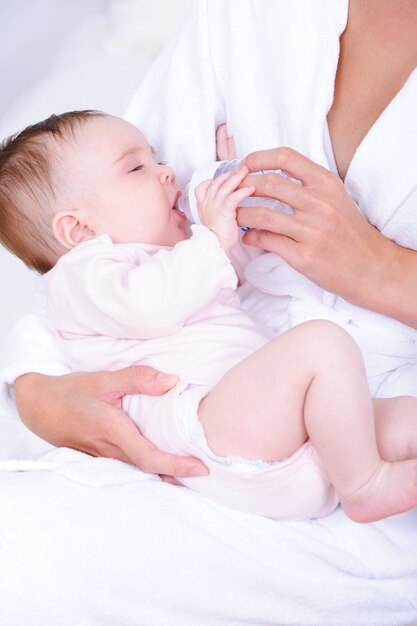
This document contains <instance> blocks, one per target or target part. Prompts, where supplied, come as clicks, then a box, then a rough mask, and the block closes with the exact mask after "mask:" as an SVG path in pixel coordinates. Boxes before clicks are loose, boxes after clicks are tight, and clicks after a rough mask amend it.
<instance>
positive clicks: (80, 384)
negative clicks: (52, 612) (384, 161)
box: [16, 0, 417, 476]
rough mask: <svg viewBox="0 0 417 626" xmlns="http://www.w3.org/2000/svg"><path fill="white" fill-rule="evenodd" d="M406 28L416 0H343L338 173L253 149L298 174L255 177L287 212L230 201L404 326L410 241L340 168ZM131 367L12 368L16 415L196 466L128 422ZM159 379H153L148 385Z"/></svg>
mask: <svg viewBox="0 0 417 626" xmlns="http://www.w3.org/2000/svg"><path fill="white" fill-rule="evenodd" d="M416 30H417V3H416V2H415V1H414V0H350V3H349V18H348V23H347V27H346V29H345V31H344V33H343V35H342V37H341V39H340V43H341V51H340V58H339V65H338V70H337V75H336V82H335V96H334V102H333V105H332V107H331V109H330V111H329V114H328V124H329V130H330V136H331V140H332V145H333V151H334V154H335V159H336V163H337V167H338V171H339V176H337V175H335V174H332V173H330V172H328V171H327V170H325V169H324V168H322V167H320V166H319V165H317V164H315V163H313V162H312V161H310V160H309V159H307V158H306V157H304V156H302V155H300V154H298V153H296V152H295V151H293V150H289V149H281V148H279V149H276V150H267V151H262V152H256V153H253V154H251V155H249V156H248V157H247V159H246V163H247V165H248V166H249V168H250V169H251V170H257V169H275V168H281V169H283V170H286V171H288V172H289V173H290V174H291V175H292V176H294V177H295V178H298V179H300V180H301V181H302V182H303V186H302V187H300V186H296V185H291V183H290V182H289V181H285V180H284V179H282V177H278V176H276V175H272V176H266V177H256V178H257V180H256V181H255V184H256V186H257V193H259V195H270V196H272V197H276V198H278V199H281V200H283V201H284V202H287V203H288V204H291V205H293V206H294V208H295V210H296V212H295V215H293V216H283V215H280V214H278V213H275V212H272V211H268V210H267V209H264V208H261V207H260V208H258V209H255V210H254V209H253V208H252V209H250V211H249V210H247V209H244V208H242V209H240V210H239V221H240V223H241V224H245V225H248V226H251V227H252V228H254V230H252V231H250V232H249V233H247V234H246V235H245V238H246V243H250V244H251V245H254V246H259V247H262V248H265V249H266V250H270V251H272V252H276V253H278V254H279V255H281V256H282V257H283V258H284V259H285V260H286V261H287V262H288V263H289V264H290V265H292V266H293V267H294V268H295V269H297V270H298V271H300V272H302V273H303V274H305V275H306V276H308V277H309V278H311V279H312V280H313V281H314V282H316V283H317V284H319V285H320V286H322V287H324V288H325V289H328V290H329V291H331V292H333V293H336V294H338V295H340V296H342V297H344V298H345V299H347V300H349V301H350V302H352V303H354V304H357V305H358V306H361V307H364V308H367V309H371V310H374V311H378V312H381V313H384V314H386V315H388V316H391V317H393V318H396V319H399V320H401V321H403V322H405V323H406V324H409V325H410V326H413V327H417V290H416V289H415V278H414V277H415V276H416V275H417V253H416V252H414V251H411V250H408V249H404V248H401V247H399V246H397V245H396V244H394V243H393V242H392V241H390V240H389V239H386V238H385V237H384V236H383V235H381V234H380V233H379V232H378V231H377V230H376V229H375V228H373V227H372V226H371V225H370V224H369V223H368V222H367V221H366V220H365V219H364V218H363V217H362V216H361V215H360V213H359V211H358V210H357V208H356V206H355V204H354V203H353V201H352V199H351V198H350V196H349V195H348V193H347V192H346V190H345V187H344V185H343V180H344V177H345V175H346V172H347V170H348V167H349V164H350V162H351V160H352V157H353V155H354V153H355V151H356V149H357V147H358V146H359V144H360V143H361V141H362V140H363V138H364V137H365V135H366V134H367V132H368V130H369V129H370V127H371V126H372V125H373V123H374V122H375V120H376V119H377V118H378V117H379V115H380V114H381V113H382V111H383V110H384V109H385V108H386V106H387V105H388V103H389V102H390V101H391V100H392V98H393V97H394V96H395V95H396V93H397V92H398V90H399V89H400V88H401V86H402V85H403V84H404V82H405V80H406V79H407V77H408V75H409V74H410V72H411V71H412V70H413V69H414V68H415V67H416V65H417V38H416V36H415V34H416ZM364 268H366V272H364V271H363V270H364ZM131 369H138V368H127V370H122V371H120V372H113V373H99V374H73V375H67V376H61V377H57V378H54V377H47V376H40V375H38V374H26V375H24V376H21V377H20V378H19V379H18V380H17V381H16V402H17V407H18V410H19V413H20V415H21V418H22V420H23V421H24V422H25V424H26V425H27V426H28V427H29V428H31V429H32V430H33V431H34V432H36V433H37V434H38V435H40V436H41V437H43V438H44V439H46V440H48V441H50V442H52V443H54V444H55V445H64V446H70V447H73V448H77V449H81V450H84V451H87V452H89V453H90V454H93V455H97V456H110V457H113V458H118V459H122V460H130V462H133V463H135V464H136V465H138V466H139V467H140V468H141V469H143V470H145V471H148V472H154V473H160V474H161V473H162V474H169V475H176V476H191V475H195V474H196V473H197V472H198V471H202V472H204V471H205V470H204V466H203V465H202V463H201V462H200V461H198V460H197V459H190V458H186V457H182V458H180V457H178V458H177V457H172V456H171V455H167V454H165V453H162V452H159V451H157V450H155V448H154V447H153V446H152V445H151V444H150V443H149V442H147V441H146V440H145V439H144V438H143V437H142V436H141V435H140V433H139V431H137V429H136V427H134V426H133V425H132V424H130V425H127V421H126V420H128V418H127V417H126V416H124V414H123V413H122V411H121V409H120V407H121V398H122V396H123V395H124V394H129V393H138V392H140V391H145V388H144V387H143V386H142V379H141V374H140V373H139V375H138V378H137V379H136V381H135V383H134V384H133V386H132V383H131V379H130V376H131V375H130V374H129V370H131ZM153 376H156V373H153ZM173 384H175V382H173V380H172V379H171V383H170V386H172V385H173ZM167 388H169V385H168V387H167ZM154 390H155V389H154ZM163 391H164V389H163V388H161V387H160V386H159V387H157V390H155V392H156V393H158V392H160V393H162V392H163ZM51 398H54V401H53V403H51Z"/></svg>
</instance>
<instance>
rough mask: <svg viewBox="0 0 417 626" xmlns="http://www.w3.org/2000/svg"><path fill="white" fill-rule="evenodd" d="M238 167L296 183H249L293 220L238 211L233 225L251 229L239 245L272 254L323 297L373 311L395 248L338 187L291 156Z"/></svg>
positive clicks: (270, 154)
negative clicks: (284, 206)
mask: <svg viewBox="0 0 417 626" xmlns="http://www.w3.org/2000/svg"><path fill="white" fill-rule="evenodd" d="M243 162H244V163H245V165H247V166H248V168H249V170H250V171H251V172H255V171H259V170H270V169H280V170H282V171H283V172H285V173H286V174H288V175H289V176H290V177H291V178H294V179H297V180H299V181H301V185H300V184H297V183H296V182H293V181H291V180H288V179H287V178H285V177H283V176H280V175H278V174H266V175H264V176H261V175H258V176H249V177H248V179H247V180H246V181H245V182H246V183H247V184H251V185H255V187H256V191H255V192H254V194H253V195H254V196H270V197H272V198H276V199H278V200H280V201H282V202H284V203H286V204H288V205H290V206H291V207H292V208H293V209H294V214H293V215H287V214H284V213H280V212H278V211H273V210H271V209H267V208H264V207H261V206H260V207H256V208H253V207H241V208H239V209H238V223H239V224H240V225H241V226H249V227H250V228H252V229H253V230H250V231H248V232H247V233H246V234H245V235H244V238H243V241H244V242H245V243H246V244H249V245H251V246H256V247H259V248H263V249H265V250H268V251H270V252H275V253H276V254H278V255H279V256H281V257H282V258H283V259H284V260H285V261H286V262H287V263H288V264H289V265H291V266H292V267H293V268H294V269H295V270H297V271H298V272H300V273H302V274H304V275H305V276H307V277H308V278H309V279H310V280H312V281H313V282H315V283H316V284H317V285H320V286H321V287H323V288H324V289H326V290H328V291H330V292H332V293H335V294H337V295H340V296H342V297H343V298H345V299H346V300H349V301H350V302H353V303H355V304H358V305H361V306H365V307H366V308H373V309H377V308H378V306H376V305H374V304H373V303H372V302H371V301H370V299H369V298H370V295H371V294H370V291H369V290H371V291H372V290H374V291H375V290H376V289H379V288H380V287H379V286H380V285H381V281H386V280H387V278H389V276H388V275H389V273H390V271H392V268H393V264H394V263H395V261H396V257H397V255H398V250H400V248H399V247H398V246H396V245H395V244H394V243H393V242H392V241H390V240H389V239H387V238H385V237H384V236H383V235H381V233H380V232H379V231H378V230H377V229H376V228H374V227H373V226H371V225H370V224H369V223H368V222H367V221H366V219H365V218H364V217H363V216H362V214H361V213H360V211H359V210H358V208H357V207H356V205H355V203H354V202H353V200H352V198H351V197H350V196H349V194H348V193H347V191H346V189H345V186H344V184H343V182H342V181H341V179H340V178H339V177H338V176H337V175H335V174H333V173H332V172H330V171H328V170H327V169H325V168H324V167H321V166H320V165H317V164H316V163H314V162H313V161H311V160H310V159H308V158H306V157H304V156H303V155H301V154H300V153H298V152H296V151H295V150H292V149H290V148H276V149H272V150H263V151H260V152H253V153H251V154H249V155H248V156H247V157H246V158H245V160H244V161H243ZM371 299H372V298H371Z"/></svg>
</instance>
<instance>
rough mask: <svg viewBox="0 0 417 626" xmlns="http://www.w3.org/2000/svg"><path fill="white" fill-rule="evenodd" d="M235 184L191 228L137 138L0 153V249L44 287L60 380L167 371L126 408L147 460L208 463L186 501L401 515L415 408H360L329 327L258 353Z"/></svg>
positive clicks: (35, 136) (89, 116)
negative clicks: (157, 392) (198, 498)
mask: <svg viewBox="0 0 417 626" xmlns="http://www.w3.org/2000/svg"><path fill="white" fill-rule="evenodd" d="M247 175H248V169H247V168H246V167H245V166H242V167H241V168H240V169H239V170H238V171H237V172H235V173H232V174H230V173H229V174H225V175H223V176H220V177H219V178H217V179H216V180H215V181H206V182H204V183H203V184H201V185H200V186H199V187H198V188H197V192H196V195H197V200H198V204H199V211H200V214H201V218H202V224H203V225H199V226H196V225H194V226H190V225H189V223H188V222H187V220H186V218H185V216H184V215H183V214H182V213H181V212H179V211H178V210H177V208H176V203H177V200H178V198H179V196H180V194H181V190H180V189H179V187H178V185H177V184H176V182H175V175H174V172H173V171H172V169H171V168H170V167H169V166H167V165H165V164H164V163H159V162H157V161H156V160H155V152H154V150H153V149H152V147H151V146H150V145H149V144H148V143H147V141H146V139H145V138H144V136H143V135H142V134H141V133H140V132H139V130H138V129H137V128H135V127H134V126H132V125H131V124H129V123H127V122H125V121H123V120H121V119H118V118H115V117H112V116H109V115H105V114H102V113H99V112H92V111H82V112H70V113H65V114H63V115H59V116H51V117H50V118H48V119H47V120H45V121H43V122H40V123H39V124H36V125H34V126H31V127H29V128H27V129H26V130H24V131H23V132H21V133H20V134H17V135H15V136H13V137H11V138H9V139H7V140H6V141H5V142H3V146H2V148H1V152H0V211H1V218H0V237H1V240H2V241H3V243H4V244H5V245H6V246H7V247H8V248H9V249H10V250H12V251H13V252H14V253H15V254H17V255H18V256H19V257H20V258H21V259H22V260H23V261H24V262H25V263H26V264H27V265H29V266H30V267H32V268H34V269H36V270H38V271H39V272H41V273H43V274H44V278H43V280H44V285H45V291H46V301H47V311H48V315H49V318H50V320H51V322H52V324H53V326H54V329H55V333H56V337H57V340H58V341H59V342H60V343H61V346H62V348H63V350H64V351H65V354H66V356H67V359H68V363H69V364H70V366H71V367H72V368H73V369H79V370H84V371H96V370H103V369H109V370H114V369H118V368H121V367H124V366H126V365H132V364H137V363H146V364H149V365H152V366H154V367H155V368H157V369H159V370H161V371H165V372H170V371H175V372H176V374H178V383H177V385H176V386H175V387H174V389H172V390H171V391H170V392H168V393H167V394H165V395H164V396H160V397H156V396H155V397H151V396H145V395H136V396H129V397H126V398H125V399H124V408H125V410H126V411H127V412H128V414H129V415H130V417H131V418H132V419H133V420H134V421H135V423H136V424H137V425H138V427H139V428H140V430H141V431H142V433H143V434H144V435H145V436H146V437H148V438H149V439H150V440H151V441H153V443H154V444H156V445H157V446H158V447H159V448H160V449H162V450H166V451H169V452H171V453H174V454H185V455H192V456H197V457H199V458H201V459H202V460H203V461H204V463H205V464H206V465H207V466H208V468H209V470H210V473H209V475H208V476H205V477H195V478H188V479H181V482H182V483H183V484H184V485H186V486H187V487H189V488H191V489H194V490H195V491H198V492H199V493H201V494H203V495H206V496H208V497H210V498H212V499H213V500H216V501H217V502H219V503H221V504H224V505H227V506H230V507H232V508H235V509H239V510H242V511H247V512H251V513H257V514H261V515H265V516H268V517H271V518H273V519H287V520H292V519H304V518H309V517H321V516H325V515H328V514H330V513H331V512H332V511H333V510H334V509H335V508H336V506H337V504H338V503H339V501H340V502H341V504H342V506H343V508H344V510H345V511H346V513H347V515H348V516H350V517H351V518H352V519H353V520H356V521H359V522H367V521H373V520H378V519H381V518H384V517H387V516H389V515H394V514H396V513H400V512H402V511H406V510H408V509H411V508H412V507H415V506H416V505H417V399H415V398H410V397H401V398H393V399H387V400H382V399H379V400H375V401H374V402H373V401H372V399H371V398H370V395H369V391H368V386H367V381H366V376H365V371H364V366H363V362H362V358H361V355H360V352H359V349H358V348H357V346H356V344H355V343H354V342H353V340H352V339H351V338H350V336H349V335H348V334H347V333H346V332H345V331H343V330H342V329H341V328H339V327H338V326H336V325H335V324H333V323H331V322H327V321H313V322H307V323H305V324H301V325H299V326H298V327H296V328H294V329H292V330H290V331H288V332H286V333H284V334H282V335H281V336H279V337H275V338H274V337H273V336H272V333H271V332H270V331H269V330H267V329H265V328H264V327H263V326H261V325H260V324H259V323H258V322H257V321H256V320H255V319H254V318H253V317H251V315H249V314H248V313H247V312H245V311H244V310H243V309H242V307H241V306H240V302H239V297H238V295H237V293H236V288H237V285H238V278H237V272H238V273H240V275H241V272H242V269H243V267H244V264H245V262H246V263H247V262H248V261H249V260H250V258H251V253H250V251H249V249H245V246H243V245H242V244H241V243H240V241H239V236H238V227H237V222H236V213H237V207H238V205H239V203H240V202H241V201H242V200H243V199H244V198H246V197H248V196H249V195H250V194H252V193H253V191H254V187H251V186H244V184H243V185H242V183H244V179H245V178H246V177H247ZM245 182H247V181H245Z"/></svg>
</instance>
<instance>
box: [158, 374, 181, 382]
mask: <svg viewBox="0 0 417 626" xmlns="http://www.w3.org/2000/svg"><path fill="white" fill-rule="evenodd" d="M176 378H177V377H176V376H175V374H164V373H163V372H159V374H158V375H157V377H156V380H159V381H160V382H161V383H170V382H173V381H174V380H176Z"/></svg>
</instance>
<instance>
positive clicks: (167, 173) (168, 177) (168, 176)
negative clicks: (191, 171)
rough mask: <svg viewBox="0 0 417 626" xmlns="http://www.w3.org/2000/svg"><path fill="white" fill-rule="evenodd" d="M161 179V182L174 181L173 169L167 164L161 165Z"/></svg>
mask: <svg viewBox="0 0 417 626" xmlns="http://www.w3.org/2000/svg"><path fill="white" fill-rule="evenodd" d="M161 168H162V169H161V180H162V182H163V183H175V173H174V170H173V169H172V168H171V167H169V165H161Z"/></svg>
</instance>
